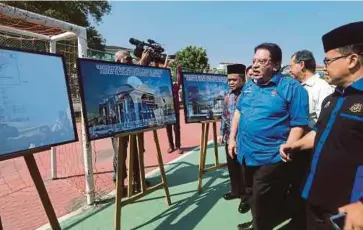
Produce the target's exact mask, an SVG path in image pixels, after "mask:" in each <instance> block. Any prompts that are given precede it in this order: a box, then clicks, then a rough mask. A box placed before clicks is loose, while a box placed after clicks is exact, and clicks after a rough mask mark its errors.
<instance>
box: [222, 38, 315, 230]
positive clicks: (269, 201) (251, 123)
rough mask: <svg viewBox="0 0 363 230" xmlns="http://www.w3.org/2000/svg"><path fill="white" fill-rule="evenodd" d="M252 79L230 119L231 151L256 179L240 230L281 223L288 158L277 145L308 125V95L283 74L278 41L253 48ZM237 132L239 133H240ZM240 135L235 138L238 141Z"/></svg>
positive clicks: (293, 138) (264, 229)
mask: <svg viewBox="0 0 363 230" xmlns="http://www.w3.org/2000/svg"><path fill="white" fill-rule="evenodd" d="M254 51H255V54H254V58H253V61H252V70H253V74H252V80H250V81H248V82H247V83H246V84H245V86H244V87H243V90H242V92H241V96H240V98H239V100H238V102H237V105H236V111H235V113H234V117H233V120H232V129H231V133H230V138H229V149H228V151H229V154H230V155H231V156H233V155H234V154H233V153H235V152H237V159H238V161H239V162H240V164H244V165H246V178H253V180H252V181H251V182H249V183H248V182H247V181H246V184H247V187H249V186H250V185H249V184H252V199H251V211H252V217H253V221H252V222H248V223H244V224H240V225H239V226H238V229H258V230H271V229H273V228H274V227H275V226H276V225H278V224H279V222H280V219H279V218H280V212H281V211H282V210H281V209H280V210H279V209H278V207H282V205H283V203H284V199H285V195H286V191H287V190H288V187H289V183H288V174H289V171H288V169H289V162H287V163H284V162H282V159H281V157H280V155H279V147H280V145H281V144H283V143H285V142H288V143H290V142H294V141H296V140H298V139H300V138H301V137H302V136H303V132H304V127H306V126H308V124H309V121H308V94H307V92H306V90H305V89H304V88H303V87H302V86H301V84H300V83H299V82H298V81H296V80H295V79H293V78H291V77H287V76H285V75H282V74H281V73H280V72H279V70H280V68H281V61H282V51H281V49H280V47H279V46H278V45H276V44H274V43H263V44H261V45H259V46H257V47H256V48H255V50H254ZM237 133H238V134H237ZM236 137H237V140H236Z"/></svg>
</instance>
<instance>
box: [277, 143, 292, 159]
mask: <svg viewBox="0 0 363 230" xmlns="http://www.w3.org/2000/svg"><path fill="white" fill-rule="evenodd" d="M292 151H293V146H292V144H282V145H281V146H280V157H281V159H282V161H284V162H287V161H291V158H290V156H291V152H292Z"/></svg>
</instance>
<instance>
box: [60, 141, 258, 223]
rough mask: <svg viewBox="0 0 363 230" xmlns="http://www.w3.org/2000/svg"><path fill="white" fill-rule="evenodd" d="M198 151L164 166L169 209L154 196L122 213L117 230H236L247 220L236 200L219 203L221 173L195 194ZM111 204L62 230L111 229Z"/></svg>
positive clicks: (161, 196) (209, 176)
mask: <svg viewBox="0 0 363 230" xmlns="http://www.w3.org/2000/svg"><path fill="white" fill-rule="evenodd" d="M219 159H220V162H221V163H224V162H225V161H226V156H225V152H224V149H223V148H222V147H220V148H219ZM198 162H199V149H196V150H194V151H192V152H190V153H188V154H187V156H183V157H181V158H180V159H177V160H176V161H174V162H171V163H170V164H169V165H166V166H165V167H166V174H167V181H168V185H169V191H170V195H171V201H172V205H171V206H170V207H168V205H167V203H166V199H165V193H164V190H163V189H161V190H158V191H156V192H154V193H152V194H149V195H147V196H145V197H144V198H142V199H140V200H138V201H136V202H135V203H132V204H129V205H126V206H124V207H123V208H122V211H121V212H122V218H121V228H122V229H123V230H131V229H140V230H141V229H142V230H152V229H160V230H169V229H173V230H189V229H198V230H204V229H206V230H210V229H223V230H230V229H237V225H238V224H240V223H243V222H246V221H249V220H251V215H250V212H249V213H247V214H240V213H239V212H238V211H237V208H238V204H239V200H232V201H225V200H224V199H223V198H222V196H223V194H225V193H226V192H228V191H229V177H228V171H227V169H226V168H224V169H219V170H217V171H213V172H208V173H206V174H205V175H204V177H203V192H202V193H201V194H198V192H197V186H198V180H197V175H198ZM206 164H207V167H208V166H211V165H213V164H214V154H213V146H212V144H211V145H209V148H208V152H207V161H206ZM149 180H150V181H151V182H152V183H157V182H159V181H161V180H160V177H159V173H158V172H156V173H155V174H153V175H152V176H150V177H149ZM114 212H115V205H114V199H113V198H111V199H109V201H108V202H105V204H103V205H98V206H97V207H95V208H90V209H88V210H87V211H84V212H82V213H80V214H78V215H76V216H73V217H70V218H68V219H66V220H64V221H62V222H61V226H62V229H64V230H70V229H72V230H73V229H74V230H76V229H77V230H81V229H85V230H86V229H87V230H93V229H94V230H97V229H114Z"/></svg>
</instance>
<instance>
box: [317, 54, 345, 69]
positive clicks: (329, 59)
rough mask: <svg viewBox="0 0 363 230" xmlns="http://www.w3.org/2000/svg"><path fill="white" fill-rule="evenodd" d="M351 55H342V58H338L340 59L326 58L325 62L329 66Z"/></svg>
mask: <svg viewBox="0 0 363 230" xmlns="http://www.w3.org/2000/svg"><path fill="white" fill-rule="evenodd" d="M349 55H351V54H347V55H342V56H338V57H334V58H324V60H323V62H324V65H325V66H328V65H329V64H331V63H332V62H335V61H336V60H339V59H341V58H346V57H348V56H349Z"/></svg>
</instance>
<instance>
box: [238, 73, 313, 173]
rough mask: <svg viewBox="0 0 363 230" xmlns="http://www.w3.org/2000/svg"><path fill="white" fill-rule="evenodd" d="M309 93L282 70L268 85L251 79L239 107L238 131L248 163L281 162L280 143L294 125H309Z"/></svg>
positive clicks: (240, 156) (240, 147)
mask: <svg viewBox="0 0 363 230" xmlns="http://www.w3.org/2000/svg"><path fill="white" fill-rule="evenodd" d="M308 101H309V100H308V93H307V91H306V90H305V89H304V88H303V86H301V84H300V83H299V82H298V81H297V80H295V79H293V78H291V77H287V76H285V75H282V74H280V73H277V74H275V75H274V76H273V77H272V79H271V80H270V81H269V82H268V83H267V84H264V85H260V84H258V83H255V82H254V81H253V80H250V81H248V82H247V83H246V84H245V86H244V87H243V89H242V92H241V96H240V97H239V100H238V102H237V106H236V109H237V110H238V111H239V112H240V113H241V116H240V120H239V124H238V131H237V157H238V161H239V162H240V163H242V161H243V159H245V161H246V165H249V166H260V165H266V164H274V163H277V162H280V161H281V157H280V155H279V148H280V145H281V144H283V143H285V142H286V140H287V138H288V136H289V133H290V130H291V128H293V127H296V126H307V125H308V124H309V119H308V117H309V111H308V110H309V106H308V103H309V102H308Z"/></svg>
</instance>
